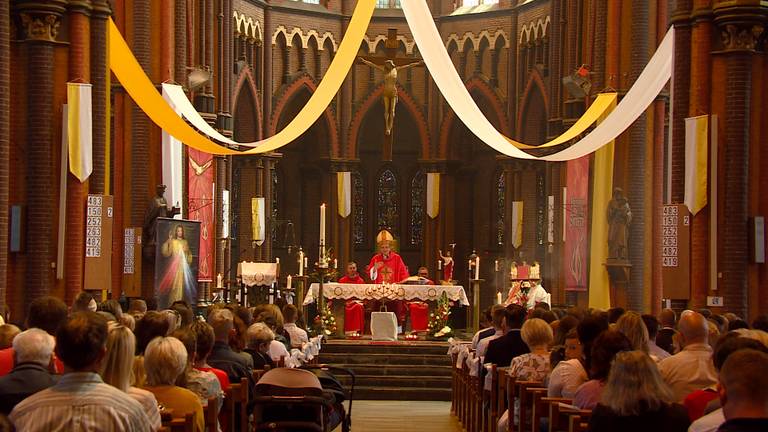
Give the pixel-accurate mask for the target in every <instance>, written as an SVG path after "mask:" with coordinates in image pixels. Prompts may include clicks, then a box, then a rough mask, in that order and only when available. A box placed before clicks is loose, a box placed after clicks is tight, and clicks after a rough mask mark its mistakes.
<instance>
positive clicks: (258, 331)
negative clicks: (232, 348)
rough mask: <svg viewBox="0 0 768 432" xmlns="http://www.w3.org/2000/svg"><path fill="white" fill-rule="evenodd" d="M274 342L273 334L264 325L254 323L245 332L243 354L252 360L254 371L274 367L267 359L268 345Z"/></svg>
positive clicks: (273, 363) (268, 358) (269, 359)
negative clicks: (248, 355) (245, 353)
mask: <svg viewBox="0 0 768 432" xmlns="http://www.w3.org/2000/svg"><path fill="white" fill-rule="evenodd" d="M273 340H275V333H273V332H272V329H270V328H269V326H267V325H266V324H264V323H254V324H251V326H250V327H248V330H247V331H246V332H245V343H246V345H247V348H246V349H245V352H247V353H248V354H250V355H251V357H252V358H253V368H254V369H264V367H265V366H269V367H270V368H274V367H275V362H273V361H272V358H271V357H269V354H268V352H269V345H270V344H271V343H272V341H273Z"/></svg>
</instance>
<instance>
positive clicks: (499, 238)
mask: <svg viewBox="0 0 768 432" xmlns="http://www.w3.org/2000/svg"><path fill="white" fill-rule="evenodd" d="M506 190H507V186H506V184H505V182H504V171H501V172H499V174H498V175H497V176H496V244H498V245H499V246H502V245H503V244H504V213H505V207H506V196H505V193H506Z"/></svg>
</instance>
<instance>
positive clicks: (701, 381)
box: [659, 310, 717, 402]
mask: <svg viewBox="0 0 768 432" xmlns="http://www.w3.org/2000/svg"><path fill="white" fill-rule="evenodd" d="M677 328H678V331H679V333H678V335H677V338H678V342H679V343H680V348H681V351H680V352H679V353H677V354H675V355H673V356H672V357H668V358H666V359H664V360H662V361H661V362H659V372H661V376H662V377H663V378H664V381H666V383H667V384H669V386H670V387H671V388H672V391H673V393H674V396H675V402H682V401H683V400H684V399H685V397H686V396H688V394H690V393H691V392H693V391H695V390H701V389H703V388H707V387H709V386H712V385H714V384H715V383H717V373H716V372H715V366H714V364H713V363H712V348H711V347H710V346H709V343H708V342H709V326H708V325H707V320H706V319H705V318H704V316H703V315H701V314H700V313H698V312H694V311H690V310H688V311H685V312H683V313H682V314H681V315H680V322H679V323H678V325H677Z"/></svg>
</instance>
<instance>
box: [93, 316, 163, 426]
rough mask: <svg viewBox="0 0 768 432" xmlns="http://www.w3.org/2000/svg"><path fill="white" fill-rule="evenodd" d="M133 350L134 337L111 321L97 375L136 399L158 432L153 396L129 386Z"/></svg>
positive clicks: (157, 411)
mask: <svg viewBox="0 0 768 432" xmlns="http://www.w3.org/2000/svg"><path fill="white" fill-rule="evenodd" d="M135 350H136V337H135V336H134V335H133V332H132V331H131V330H130V329H129V328H127V327H125V326H124V325H122V324H118V323H116V322H115V321H111V322H110V323H109V336H107V353H106V355H105V357H104V360H103V361H102V362H101V370H100V371H99V375H101V379H102V380H104V382H105V383H107V384H109V385H111V386H112V387H116V388H118V389H119V390H122V391H124V392H126V393H128V395H129V396H131V397H132V398H134V399H136V400H137V401H138V402H139V403H140V404H141V406H142V407H144V411H145V412H146V413H147V417H149V421H150V422H151V423H152V428H153V430H158V429H160V427H161V426H162V424H161V422H160V410H159V409H158V407H157V399H155V395H153V394H152V393H150V392H148V391H146V390H143V389H140V388H137V387H133V386H132V385H131V384H133V383H132V381H133V373H132V366H133V359H134V356H133V353H134V351H135Z"/></svg>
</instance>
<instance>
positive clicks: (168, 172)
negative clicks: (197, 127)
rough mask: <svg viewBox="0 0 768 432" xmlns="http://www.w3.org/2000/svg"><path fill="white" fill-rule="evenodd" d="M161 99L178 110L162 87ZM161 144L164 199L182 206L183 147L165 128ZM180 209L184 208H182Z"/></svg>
mask: <svg viewBox="0 0 768 432" xmlns="http://www.w3.org/2000/svg"><path fill="white" fill-rule="evenodd" d="M163 99H165V101H166V102H168V104H169V105H170V106H171V108H173V109H174V110H176V112H178V109H176V107H175V106H174V104H173V102H171V100H170V97H169V96H168V94H167V93H166V91H165V87H163ZM162 134H163V138H162V145H163V184H164V185H165V200H166V201H167V202H168V203H169V204H170V205H171V206H172V207H179V208H182V205H181V202H182V201H183V200H184V191H183V190H182V188H183V186H182V185H183V181H182V173H183V172H184V171H183V170H184V162H183V157H184V153H183V149H182V147H181V146H182V144H181V141H179V140H177V139H176V138H174V137H173V135H171V134H169V133H168V132H166V131H165V130H163V131H162ZM182 211H184V209H183V208H182ZM183 217H184V215H183V214H178V215H176V216H174V218H175V219H183Z"/></svg>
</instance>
